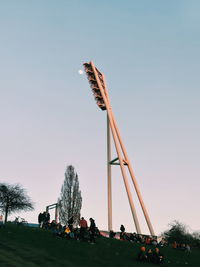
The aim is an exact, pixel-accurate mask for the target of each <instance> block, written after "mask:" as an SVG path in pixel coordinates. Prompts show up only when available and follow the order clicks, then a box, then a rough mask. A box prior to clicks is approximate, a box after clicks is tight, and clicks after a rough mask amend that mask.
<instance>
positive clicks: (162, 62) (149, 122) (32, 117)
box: [0, 0, 200, 233]
mask: <svg viewBox="0 0 200 267" xmlns="http://www.w3.org/2000/svg"><path fill="white" fill-rule="evenodd" d="M199 12H200V2H199V1H193V0H191V1H186V0H185V1H181V0H179V1H178V0H176V1H174V0H171V1H170V0H169V1H164V0H163V1H161V0H146V1H144V0H140V1H114V0H113V1H105V0H104V1H94V0H93V1H90V0H85V1H83V0H82V1H76V0H74V1H67V0H66V1H64V0H63V1H61V0H57V1H47V0H43V1H39V0H38V1H37V0H35V1H31V0H30V1H25V0H18V1H14V0H13V1H2V0H0V40H1V42H0V59H1V60H0V121H1V131H0V181H4V182H9V183H21V184H22V185H23V186H24V187H25V188H27V190H28V193H29V195H30V196H31V197H32V199H33V201H35V203H36V209H35V212H32V213H26V214H22V215H23V216H25V218H26V219H27V220H29V221H31V222H35V221H36V220H37V214H38V213H39V212H40V211H41V210H43V209H44V208H45V206H46V205H48V204H51V203H54V202H55V201H56V200H57V197H58V196H59V193H60V188H61V185H62V183H63V179H64V171H65V167H66V166H67V165H69V164H73V165H74V166H75V169H76V171H77V172H78V175H79V180H80V187H81V190H82V196H83V209H82V215H83V216H85V217H86V218H89V217H94V218H95V219H96V223H97V225H98V226H99V228H101V229H106V227H107V195H106V164H105V162H106V113H105V112H102V111H101V110H99V109H98V107H97V106H96V104H95V102H94V100H93V96H92V93H91V91H90V88H89V85H88V82H87V79H86V77H85V75H79V74H78V70H79V69H82V63H83V62H85V61H90V60H93V61H94V62H95V64H96V65H97V67H98V68H99V69H100V70H101V71H103V72H104V73H105V76H106V80H107V84H108V87H109V92H110V98H111V103H112V107H113V111H114V113H115V115H116V119H117V121H118V124H119V128H120V130H121V134H122V137H123V139H124V143H125V145H126V147H127V151H128V154H129V157H130V159H131V162H132V164H133V167H134V170H135V174H136V178H137V180H138V183H139V185H140V188H141V191H142V194H143V197H144V200H145V203H146V205H147V207H148V211H149V214H150V217H151V220H152V223H153V225H154V228H155V232H156V233H160V232H161V231H163V230H164V229H166V228H167V224H168V223H169V222H171V221H172V220H174V219H177V220H180V221H181V222H184V223H186V224H188V225H189V226H190V227H191V229H193V230H198V229H200V226H199V221H200V216H199V204H200V203H199V188H200V182H199V178H200V167H199V166H200V164H199V158H200V141H199V136H200V124H199V114H200V92H199V83H200V76H199V68H200V26H199V25H200V17H199ZM114 157H115V154H114V155H113V158H114ZM113 176H114V177H113V202H114V214H113V224H114V229H115V230H118V229H119V227H120V224H121V223H123V224H124V225H125V226H126V227H127V230H129V231H134V230H135V228H134V226H133V221H132V218H131V212H130V208H129V206H128V201H127V197H126V194H125V189H124V185H123V183H122V179H121V175H120V170H119V169H118V167H116V168H115V169H114V170H113ZM133 193H134V192H133ZM136 206H138V204H137V201H136ZM139 215H140V220H141V224H142V229H143V231H144V232H147V230H146V226H145V223H144V220H143V218H142V214H141V213H140V212H139Z"/></svg>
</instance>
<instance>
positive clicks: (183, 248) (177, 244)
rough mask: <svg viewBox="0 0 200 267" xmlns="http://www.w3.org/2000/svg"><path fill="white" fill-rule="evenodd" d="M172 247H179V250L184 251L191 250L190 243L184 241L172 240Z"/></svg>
mask: <svg viewBox="0 0 200 267" xmlns="http://www.w3.org/2000/svg"><path fill="white" fill-rule="evenodd" d="M172 248H173V249H180V250H182V251H186V252H191V248H190V245H188V244H185V243H177V242H176V241H174V242H173V243H172Z"/></svg>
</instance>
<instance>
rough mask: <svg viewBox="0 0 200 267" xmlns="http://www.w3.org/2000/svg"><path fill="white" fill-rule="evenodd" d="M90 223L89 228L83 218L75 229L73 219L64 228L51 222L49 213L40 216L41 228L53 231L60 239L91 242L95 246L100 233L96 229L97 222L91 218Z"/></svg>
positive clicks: (53, 221)
mask: <svg viewBox="0 0 200 267" xmlns="http://www.w3.org/2000/svg"><path fill="white" fill-rule="evenodd" d="M89 221H90V225H89V226H88V223H87V221H86V220H85V219H84V217H81V219H80V221H79V227H74V219H73V217H71V218H69V220H68V221H67V224H66V225H64V226H62V225H61V223H57V222H56V221H55V220H52V221H51V222H50V215H49V213H47V212H43V213H40V214H39V216H38V223H39V227H42V228H45V229H48V230H51V231H52V232H53V233H54V234H55V235H56V236H58V237H62V238H67V239H75V240H82V241H89V242H90V243H91V244H95V242H96V237H98V236H100V232H99V230H98V228H97V227H96V224H95V220H94V219H93V218H90V219H89Z"/></svg>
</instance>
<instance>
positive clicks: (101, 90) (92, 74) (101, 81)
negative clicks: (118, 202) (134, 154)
mask: <svg viewBox="0 0 200 267" xmlns="http://www.w3.org/2000/svg"><path fill="white" fill-rule="evenodd" d="M83 66H84V69H85V72H86V75H87V78H88V80H89V83H90V86H91V88H92V92H93V94H94V98H95V100H96V103H97V105H98V107H99V108H100V109H101V110H106V111H107V176H108V231H111V230H112V188H111V165H120V168H121V173H122V177H123V180H124V185H125V188H126V193H127V196H128V200H129V204H130V208H131V212H132V216H133V220H134V223H135V228H136V231H137V233H138V234H141V229H140V224H139V221H138V217H137V213H136V209H135V205H134V203H133V199H132V195H131V191H130V186H129V182H128V176H127V172H126V168H125V167H127V168H128V171H129V174H130V177H131V179H132V182H133V185H134V188H135V191H136V194H137V197H138V199H139V203H140V205H141V208H142V211H143V214H144V217H145V219H146V223H147V225H148V228H149V231H150V234H151V235H155V233H154V230H153V227H152V224H151V221H150V218H149V215H148V213H147V209H146V207H145V204H144V201H143V199H142V195H141V193H140V190H139V186H138V183H137V181H136V178H135V175H134V172H133V168H132V166H131V163H130V160H129V158H128V154H127V152H126V149H125V146H124V144H123V141H122V138H121V135H120V132H119V129H118V127H117V123H116V120H115V117H114V113H113V111H112V107H111V105H110V99H109V95H108V90H107V86H106V82H105V77H104V74H103V73H101V72H100V71H99V70H98V69H97V68H96V67H95V65H94V63H93V62H92V61H91V62H89V63H84V64H83ZM110 130H111V132H112V137H113V141H114V144H115V149H116V152H117V155H118V157H117V158H115V159H113V160H111V142H110V141H111V140H110V137H111V136H110Z"/></svg>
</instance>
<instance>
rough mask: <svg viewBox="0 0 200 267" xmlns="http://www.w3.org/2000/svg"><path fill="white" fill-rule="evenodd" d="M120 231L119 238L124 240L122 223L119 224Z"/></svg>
mask: <svg viewBox="0 0 200 267" xmlns="http://www.w3.org/2000/svg"><path fill="white" fill-rule="evenodd" d="M120 231H121V233H120V239H121V240H124V232H125V227H124V226H123V224H121V226H120Z"/></svg>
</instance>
